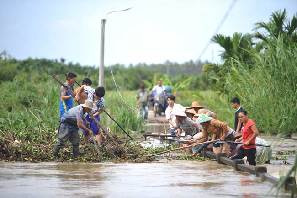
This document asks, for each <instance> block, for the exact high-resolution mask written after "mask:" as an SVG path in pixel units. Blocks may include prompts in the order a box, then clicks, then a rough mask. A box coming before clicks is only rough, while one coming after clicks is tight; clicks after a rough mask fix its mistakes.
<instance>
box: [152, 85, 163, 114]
mask: <svg viewBox="0 0 297 198" xmlns="http://www.w3.org/2000/svg"><path fill="white" fill-rule="evenodd" d="M151 95H152V97H153V98H154V113H155V116H156V114H159V115H161V114H162V112H165V106H166V104H165V103H166V95H165V86H163V81H162V80H161V79H160V80H159V81H158V84H157V85H155V86H154V87H153V89H152V92H151Z"/></svg>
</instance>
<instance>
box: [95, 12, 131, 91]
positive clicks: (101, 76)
mask: <svg viewBox="0 0 297 198" xmlns="http://www.w3.org/2000/svg"><path fill="white" fill-rule="evenodd" d="M130 9H132V7H130V8H126V9H123V10H113V11H110V12H108V13H106V17H107V15H109V14H111V13H113V12H125V11H128V10H130ZM105 23H106V19H101V48H100V49H101V51H100V65H99V81H98V85H99V86H104V42H105Z"/></svg>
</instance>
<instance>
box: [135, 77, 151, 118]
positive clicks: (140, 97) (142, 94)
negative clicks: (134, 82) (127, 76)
mask: <svg viewBox="0 0 297 198" xmlns="http://www.w3.org/2000/svg"><path fill="white" fill-rule="evenodd" d="M148 95H149V94H148V91H147V90H146V89H145V87H144V83H143V82H141V83H140V85H139V89H138V91H137V95H136V99H137V107H138V109H139V115H140V116H141V117H142V118H143V119H144V120H147V118H148V106H147V105H148Z"/></svg>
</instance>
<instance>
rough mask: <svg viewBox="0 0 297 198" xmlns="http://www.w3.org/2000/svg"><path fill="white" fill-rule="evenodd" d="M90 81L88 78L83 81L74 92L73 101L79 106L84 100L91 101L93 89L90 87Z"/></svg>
mask: <svg viewBox="0 0 297 198" xmlns="http://www.w3.org/2000/svg"><path fill="white" fill-rule="evenodd" d="M91 85H92V81H91V79H89V78H85V79H83V81H82V83H81V86H80V87H78V88H77V89H76V90H74V94H75V101H76V102H78V103H79V104H83V103H84V102H85V100H91V101H93V100H94V99H93V95H94V93H95V89H94V88H92V87H91Z"/></svg>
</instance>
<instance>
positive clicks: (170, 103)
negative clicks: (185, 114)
mask: <svg viewBox="0 0 297 198" xmlns="http://www.w3.org/2000/svg"><path fill="white" fill-rule="evenodd" d="M167 103H168V106H167V108H166V110H165V118H166V120H168V122H169V130H168V132H169V133H170V134H171V135H175V134H176V122H175V121H176V119H175V115H173V114H172V111H173V109H176V108H180V109H182V108H183V106H182V105H180V104H177V103H175V96H174V95H170V96H168V97H167Z"/></svg>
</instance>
